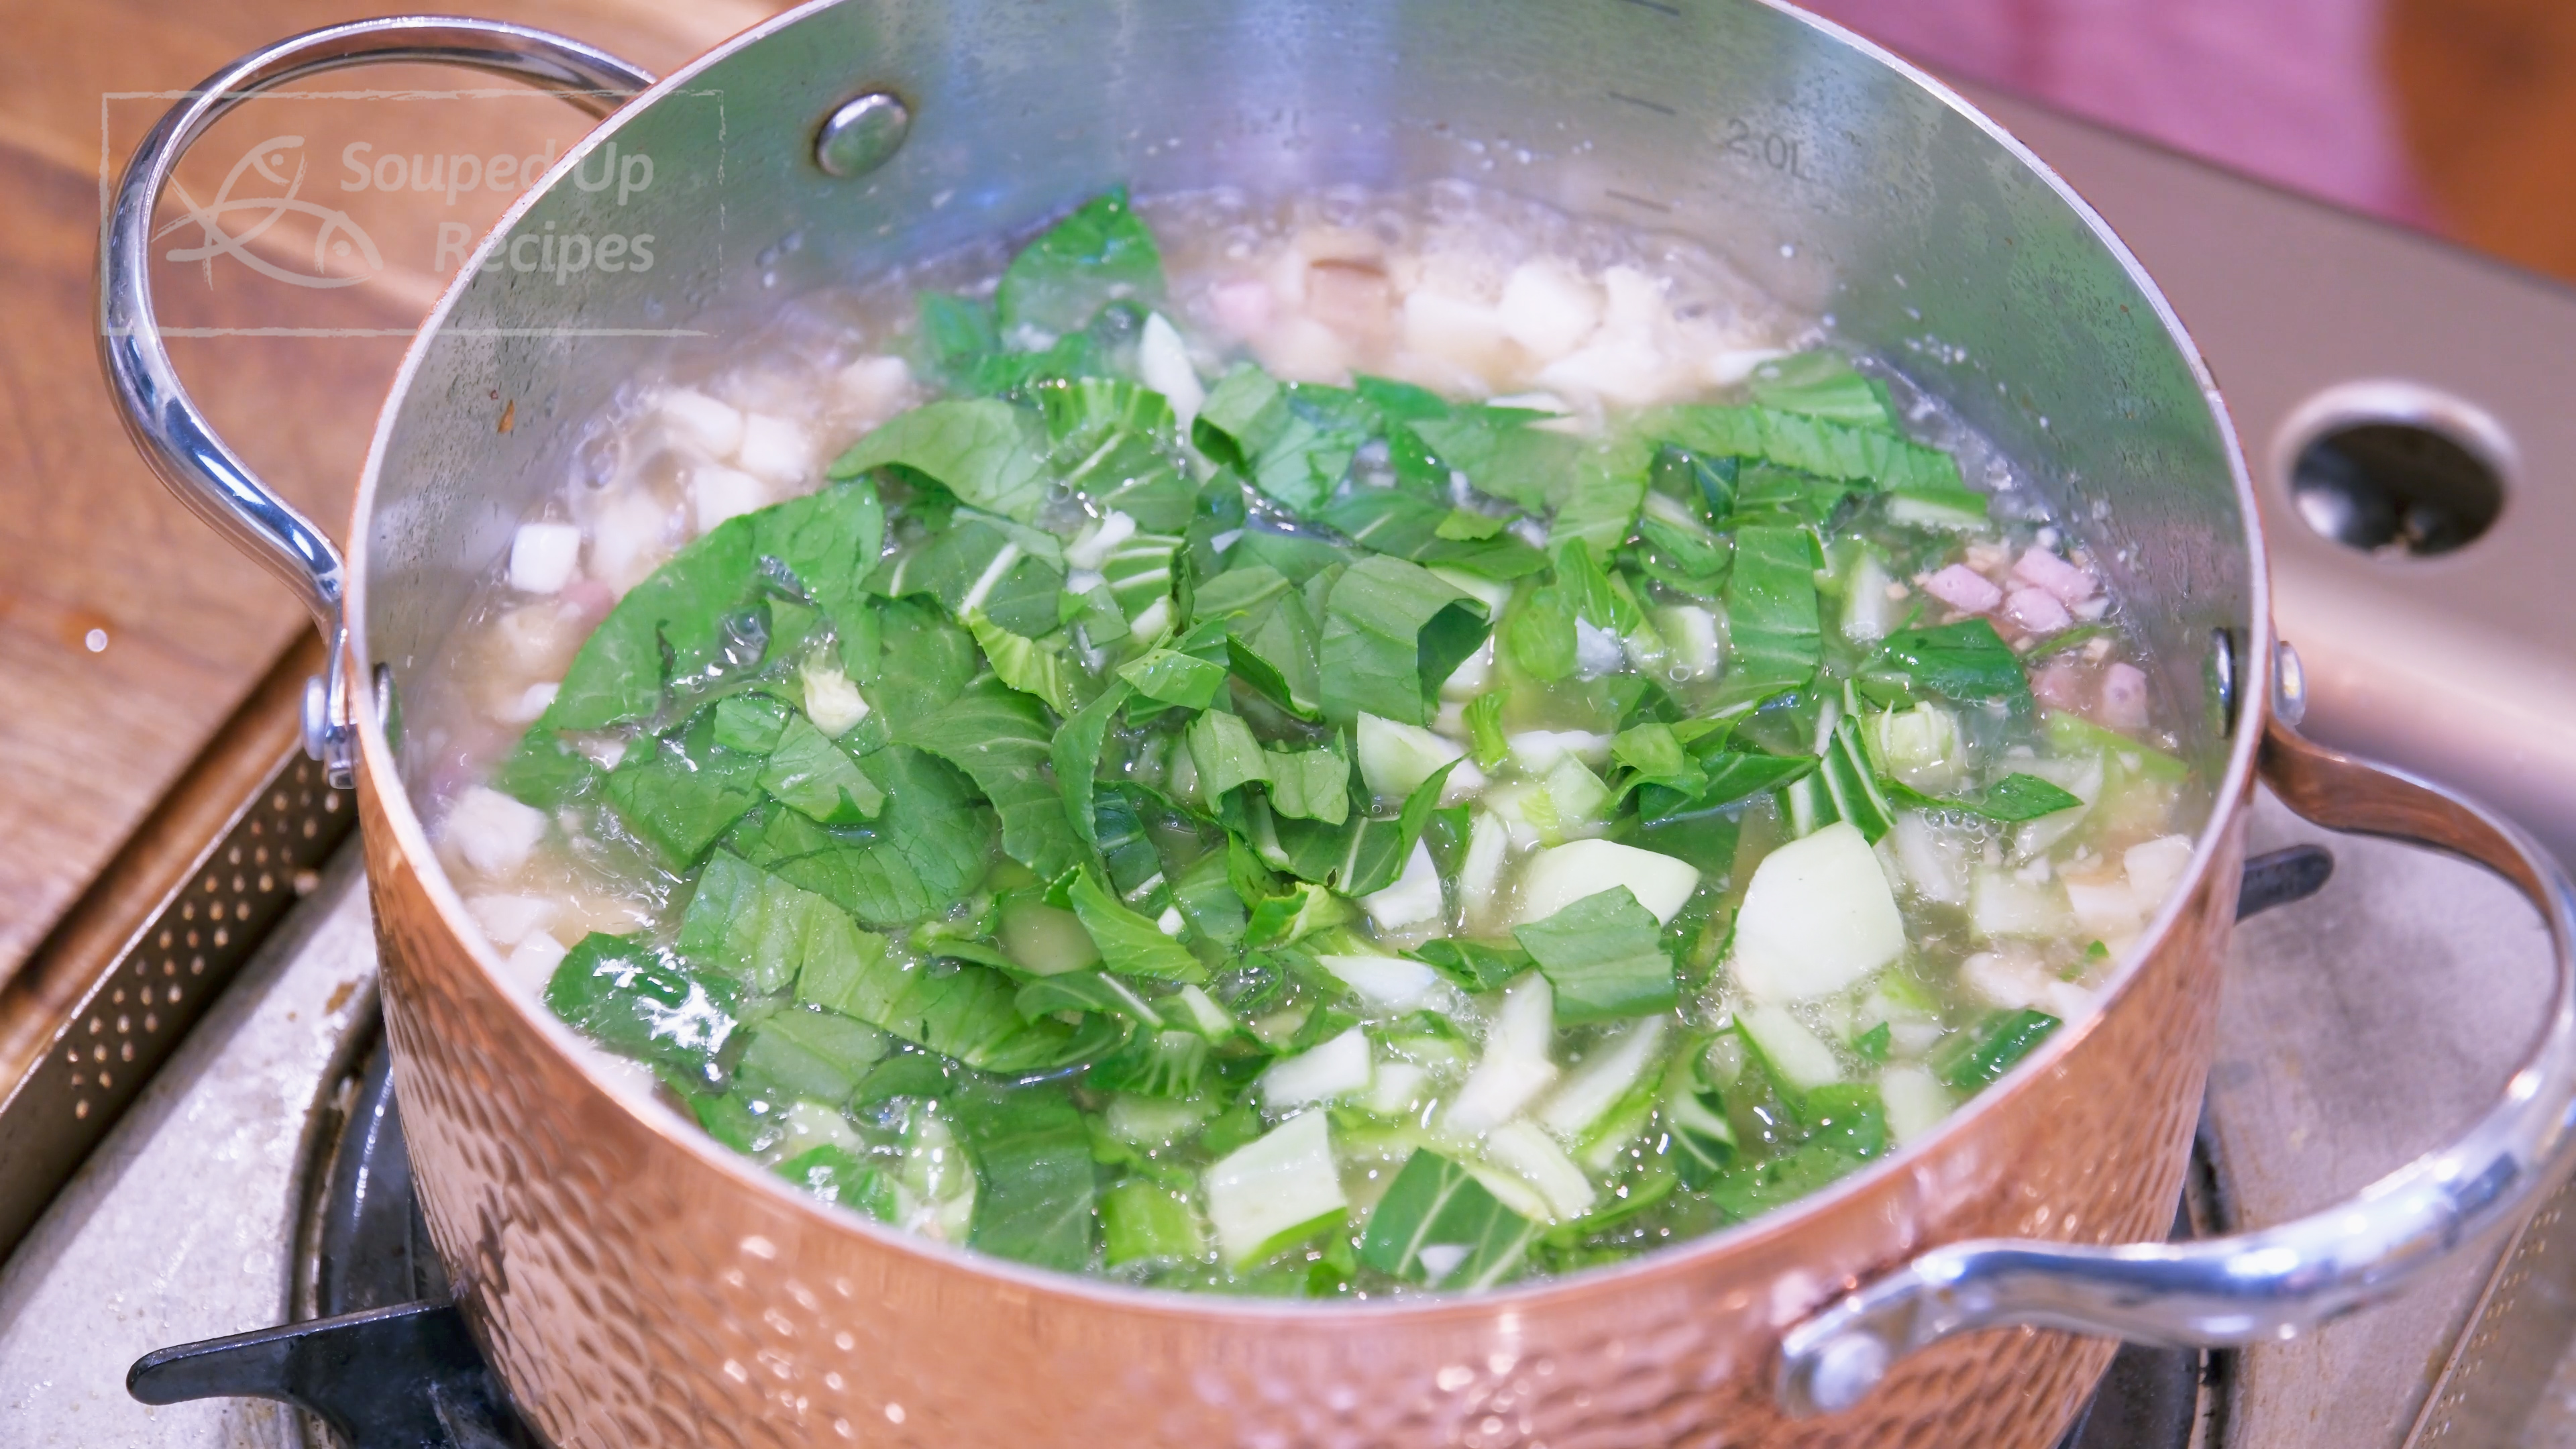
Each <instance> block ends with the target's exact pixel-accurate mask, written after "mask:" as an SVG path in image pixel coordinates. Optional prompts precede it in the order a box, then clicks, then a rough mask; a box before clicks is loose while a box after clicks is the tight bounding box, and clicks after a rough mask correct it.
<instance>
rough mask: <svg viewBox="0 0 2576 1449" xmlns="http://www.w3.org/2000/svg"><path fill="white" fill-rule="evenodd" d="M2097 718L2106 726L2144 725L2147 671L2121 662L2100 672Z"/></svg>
mask: <svg viewBox="0 0 2576 1449" xmlns="http://www.w3.org/2000/svg"><path fill="white" fill-rule="evenodd" d="M2096 717H2097V719H2098V720H2099V722H2100V723H2101V724H2102V726H2103V727H2104V728H2106V729H2115V730H2124V731H2136V730H2142V729H2145V728H2146V727H2147V675H2146V671H2144V670H2142V669H2140V668H2138V666H2136V665H2134V664H2130V663H2127V662H2125V661H2124V662H2122V663H2118V664H2114V665H2112V666H2111V667H2110V668H2109V669H2106V670H2104V671H2103V672H2102V705H2101V708H2100V710H2099V711H2098V712H2097V716H2096Z"/></svg>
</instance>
